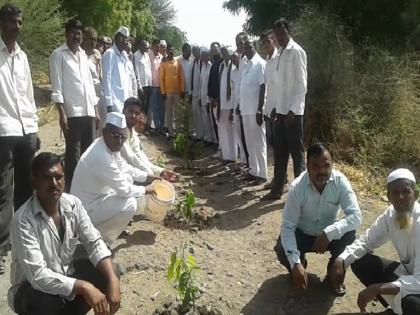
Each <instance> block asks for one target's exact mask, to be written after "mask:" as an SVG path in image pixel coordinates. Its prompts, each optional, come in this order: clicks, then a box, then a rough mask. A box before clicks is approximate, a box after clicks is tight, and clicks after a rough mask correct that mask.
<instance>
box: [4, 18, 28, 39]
mask: <svg viewBox="0 0 420 315" xmlns="http://www.w3.org/2000/svg"><path fill="white" fill-rule="evenodd" d="M22 26H23V17H22V14H17V15H14V16H11V17H9V18H7V19H6V20H5V21H1V22H0V28H1V33H2V34H4V35H5V36H7V37H10V38H13V39H14V40H16V39H17V38H18V36H19V34H20V31H21V29H22Z"/></svg>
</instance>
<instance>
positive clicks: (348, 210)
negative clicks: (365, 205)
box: [324, 176, 362, 241]
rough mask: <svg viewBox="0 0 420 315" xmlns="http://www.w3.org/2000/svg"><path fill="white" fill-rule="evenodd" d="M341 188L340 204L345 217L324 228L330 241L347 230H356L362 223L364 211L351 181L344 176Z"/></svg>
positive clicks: (338, 237) (341, 180)
mask: <svg viewBox="0 0 420 315" xmlns="http://www.w3.org/2000/svg"><path fill="white" fill-rule="evenodd" d="M339 189H340V206H341V208H342V209H343V212H344V215H345V217H344V218H343V219H341V220H339V221H336V222H334V223H333V224H331V225H329V226H327V227H326V228H325V229H324V232H325V234H327V237H328V240H330V241H332V240H337V239H340V238H341V237H342V236H343V235H344V234H346V233H347V232H349V231H352V230H356V229H357V228H358V227H359V226H360V224H361V223H362V213H361V211H360V207H359V204H358V202H357V197H356V194H355V192H354V191H353V189H352V188H351V185H350V182H349V181H348V180H347V178H345V177H344V176H342V177H340V182H339Z"/></svg>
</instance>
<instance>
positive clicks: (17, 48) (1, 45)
mask: <svg viewBox="0 0 420 315" xmlns="http://www.w3.org/2000/svg"><path fill="white" fill-rule="evenodd" d="M3 49H5V50H6V52H7V53H8V54H9V51H8V50H7V47H6V44H5V43H4V41H3V38H1V36H0V50H3ZM20 52H21V49H20V46H19V44H18V43H15V55H17V54H19V53H20Z"/></svg>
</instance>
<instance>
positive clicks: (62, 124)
mask: <svg viewBox="0 0 420 315" xmlns="http://www.w3.org/2000/svg"><path fill="white" fill-rule="evenodd" d="M59 123H60V128H61V130H62V131H63V133H64V135H66V134H67V131H68V130H69V125H68V123H67V116H66V114H65V113H64V111H63V112H60V118H59Z"/></svg>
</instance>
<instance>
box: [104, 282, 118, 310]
mask: <svg viewBox="0 0 420 315" xmlns="http://www.w3.org/2000/svg"><path fill="white" fill-rule="evenodd" d="M120 294H121V291H120V280H118V278H117V277H115V278H114V279H112V280H111V281H110V282H109V283H108V287H107V289H106V299H107V301H108V304H109V311H110V314H115V313H116V312H117V311H118V310H119V308H120V303H121V295H120Z"/></svg>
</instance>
